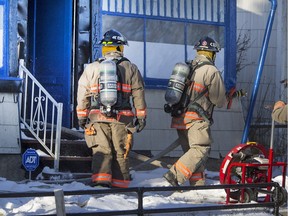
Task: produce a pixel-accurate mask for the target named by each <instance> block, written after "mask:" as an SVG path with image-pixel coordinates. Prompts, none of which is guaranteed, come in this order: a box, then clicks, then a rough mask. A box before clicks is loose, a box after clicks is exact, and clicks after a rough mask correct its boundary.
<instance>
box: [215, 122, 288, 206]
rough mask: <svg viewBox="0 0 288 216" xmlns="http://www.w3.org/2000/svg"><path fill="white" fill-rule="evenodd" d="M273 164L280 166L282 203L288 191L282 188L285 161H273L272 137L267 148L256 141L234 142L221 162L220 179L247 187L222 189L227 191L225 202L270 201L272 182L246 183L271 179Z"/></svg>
mask: <svg viewBox="0 0 288 216" xmlns="http://www.w3.org/2000/svg"><path fill="white" fill-rule="evenodd" d="M273 125H274V123H273ZM271 140H273V139H271ZM273 167H281V168H282V184H281V185H280V186H281V188H280V192H279V193H278V195H277V196H278V197H277V200H278V202H279V203H278V204H279V205H283V204H284V203H285V202H286V201H287V191H286V189H285V179H286V169H287V163H286V162H274V157H273V141H272V142H271V146H270V149H269V151H268V152H267V151H266V150H265V148H264V146H263V145H260V144H258V143H255V142H249V143H247V144H239V145H237V146H235V147H234V148H233V149H232V150H231V151H230V152H229V153H228V154H227V155H226V157H225V158H224V160H223V162H222V164H221V167H220V183H221V184H247V187H245V188H243V189H239V188H238V189H225V191H226V194H227V197H226V203H230V202H242V203H247V202H250V201H256V202H270V201H271V200H273V199H275V193H274V192H275V191H274V189H273V188H271V186H269V187H265V188H263V187H262V188H257V187H256V188H255V187H254V188H252V187H251V188H250V187H249V184H258V183H270V182H272V171H273ZM263 194H264V197H263Z"/></svg>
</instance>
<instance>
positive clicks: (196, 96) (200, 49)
mask: <svg viewBox="0 0 288 216" xmlns="http://www.w3.org/2000/svg"><path fill="white" fill-rule="evenodd" d="M194 49H195V50H196V51H197V55H196V57H195V59H194V60H193V61H191V62H190V64H191V65H190V66H191V68H192V71H193V74H192V76H191V78H190V80H189V82H186V85H189V86H188V88H186V90H185V92H184V93H183V94H185V95H186V97H188V100H187V99H184V100H185V101H188V104H186V105H185V106H184V107H183V106H177V105H176V106H175V107H176V108H178V110H177V109H176V110H175V108H173V106H172V108H171V109H170V110H169V111H171V110H172V113H171V115H172V123H171V127H172V128H176V129H177V133H178V137H179V140H180V144H181V146H182V149H183V151H184V154H183V155H182V156H181V157H180V158H179V159H178V160H177V161H176V162H175V163H174V164H173V166H172V167H171V168H170V169H169V170H168V172H166V173H165V174H164V175H163V177H164V179H166V180H167V181H168V182H169V183H170V184H171V185H172V186H179V185H182V184H184V182H186V181H187V180H189V182H190V185H193V186H194V185H195V186H196V185H204V184H205V176H204V170H205V163H206V161H207V159H208V155H209V152H210V148H211V142H212V140H211V135H210V126H211V124H212V123H213V119H212V114H213V108H214V107H215V106H216V107H219V108H220V107H222V106H223V105H224V104H225V102H226V94H225V86H224V82H223V79H222V77H221V73H220V72H219V70H218V69H217V68H216V66H215V58H216V53H217V52H219V51H220V49H221V48H220V46H219V44H218V43H217V42H216V41H215V40H214V39H212V38H210V37H203V38H201V39H200V40H199V41H198V42H197V43H196V44H195V46H194ZM183 98H185V97H182V98H181V100H183ZM180 103H181V101H180ZM184 104H185V103H184ZM173 111H174V114H173Z"/></svg>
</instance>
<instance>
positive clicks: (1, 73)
mask: <svg viewBox="0 0 288 216" xmlns="http://www.w3.org/2000/svg"><path fill="white" fill-rule="evenodd" d="M0 6H3V20H2V21H3V44H2V45H3V49H2V52H3V53H2V54H3V58H2V63H3V65H2V67H0V77H7V76H8V56H9V49H8V44H9V43H8V42H9V31H8V27H9V25H8V18H9V1H5V0H0Z"/></svg>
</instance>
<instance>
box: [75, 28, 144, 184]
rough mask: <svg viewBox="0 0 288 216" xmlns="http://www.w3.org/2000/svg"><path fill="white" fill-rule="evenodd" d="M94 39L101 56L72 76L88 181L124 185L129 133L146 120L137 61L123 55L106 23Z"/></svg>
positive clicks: (127, 176) (120, 40) (121, 43)
mask: <svg viewBox="0 0 288 216" xmlns="http://www.w3.org/2000/svg"><path fill="white" fill-rule="evenodd" d="M100 44H102V55H103V58H101V59H98V60H96V61H95V62H93V63H91V64H88V65H87V66H86V67H85V70H84V72H83V74H82V75H81V77H80V79H79V82H78V92H77V116H78V119H79V126H80V127H81V128H83V129H85V140H86V143H87V145H88V147H90V148H92V153H93V160H92V184H93V185H95V186H97V185H101V186H107V187H111V186H112V187H121V188H127V187H128V185H129V183H130V180H131V179H130V174H129V160H128V157H127V153H128V151H129V150H130V148H131V145H132V140H131V139H132V133H133V132H135V131H137V132H140V131H142V130H143V128H144V127H145V125H146V121H145V119H146V102H145V96H144V82H143V78H142V76H141V74H140V72H139V70H138V67H137V66H136V65H135V64H133V63H131V62H130V61H129V60H128V59H127V58H125V57H124V56H123V51H124V45H128V42H127V40H126V38H125V36H124V35H122V34H121V33H120V32H118V31H116V30H114V29H111V30H109V31H107V32H106V33H105V34H104V36H103V39H102V40H101V42H100ZM131 97H132V101H133V107H132V105H131V103H130V98H131ZM133 108H134V109H133ZM133 111H134V112H133ZM135 117H136V118H135ZM134 118H135V119H136V120H135V122H134V124H133V120H134ZM134 126H135V127H134Z"/></svg>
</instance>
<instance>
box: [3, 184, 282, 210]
mask: <svg viewBox="0 0 288 216" xmlns="http://www.w3.org/2000/svg"><path fill="white" fill-rule="evenodd" d="M268 187H274V188H275V190H273V191H271V194H273V197H274V199H272V200H271V201H269V202H251V203H234V204H233V203H230V204H225V203H222V204H221V203H214V204H213V203H209V205H201V206H199V205H188V206H187V207H183V206H181V207H175V208H173V207H171V208H151V209H147V208H144V205H143V204H144V202H143V199H144V197H145V196H144V194H145V193H147V192H161V191H162V192H163V191H170V192H173V191H179V190H180V191H181V190H182V191H189V190H216V189H219V190H221V189H245V188H258V189H259V188H268ZM122 193H124V194H125V193H129V194H130V195H132V194H131V193H135V198H137V200H138V206H137V208H135V209H125V210H111V211H97V212H95V211H89V212H81V213H80V212H77V213H66V215H71V216H72V215H77V216H79V215H86V216H87V215H95V214H97V215H99V216H100V215H131V214H134V215H138V216H143V215H145V214H153V213H162V214H163V213H172V212H174V213H175V212H195V211H209V210H213V211H215V210H224V209H244V208H247V209H249V208H253V209H255V208H261V207H262V208H263V207H264V208H268V207H271V208H273V210H274V215H279V208H280V204H279V200H278V198H279V193H280V185H279V184H278V183H277V182H270V183H259V184H226V185H205V186H180V187H131V188H112V189H106V190H101V189H100V190H95V189H94V190H77V191H76V190H75V191H63V196H78V195H99V194H122ZM47 196H55V191H46V192H43V191H37V192H36V191H27V192H25V193H23V192H10V191H9V192H8V191H7V192H4V193H3V192H2V193H0V199H1V198H17V197H18V198H20V197H47ZM63 205H64V206H62V208H63V209H65V203H63ZM56 210H57V209H56ZM45 215H47V214H45ZM48 215H51V216H52V215H55V214H48Z"/></svg>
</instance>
